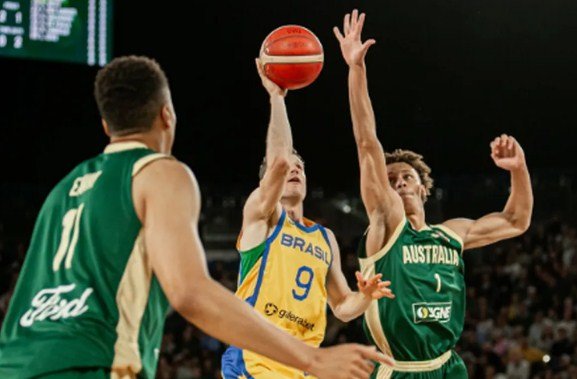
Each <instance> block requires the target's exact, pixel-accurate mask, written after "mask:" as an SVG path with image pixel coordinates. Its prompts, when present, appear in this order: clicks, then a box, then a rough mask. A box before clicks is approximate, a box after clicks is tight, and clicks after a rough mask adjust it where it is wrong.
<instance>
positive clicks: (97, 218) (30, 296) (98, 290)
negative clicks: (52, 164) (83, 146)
mask: <svg viewBox="0 0 577 379" xmlns="http://www.w3.org/2000/svg"><path fill="white" fill-rule="evenodd" d="M166 157H167V156H166V155H162V154H156V153H154V152H153V151H152V150H149V149H148V148H146V146H145V145H142V144H140V143H137V142H127V143H116V144H111V145H109V146H108V147H107V149H106V150H105V152H104V153H103V154H100V155H98V156H97V157H95V158H93V159H90V160H87V161H85V162H83V163H81V164H80V165H78V166H77V167H76V168H75V169H74V170H73V171H72V172H71V173H70V174H69V175H67V176H66V177H65V178H64V179H63V180H62V181H61V182H60V183H58V185H56V187H55V188H54V189H53V190H52V192H51V193H50V195H49V196H48V198H47V199H46V201H45V203H44V205H43V206H42V209H41V211H40V214H39V216H38V219H37V221H36V225H35V228H34V232H33V235H32V240H31V243H30V247H29V249H28V252H27V255H26V260H25V262H24V266H23V269H22V271H21V273H20V277H19V279H18V283H17V285H16V289H15V292H14V296H13V298H12V301H11V304H10V307H9V312H8V314H7V316H6V319H5V320H4V325H3V329H2V334H1V336H0V337H1V338H0V351H1V352H0V374H1V375H0V377H2V378H12V377H16V376H17V377H28V376H33V375H38V374H42V373H46V372H53V371H57V370H62V369H66V368H70V367H87V366H98V367H112V366H113V365H114V366H115V367H127V368H128V367H130V368H131V371H133V372H138V371H139V370H140V368H141V367H142V368H143V369H144V371H145V372H148V373H150V377H153V374H152V373H153V372H154V369H155V366H156V357H155V355H156V354H157V352H158V350H157V349H158V347H159V345H160V341H161V337H162V330H163V323H164V316H165V313H166V308H167V304H168V303H167V301H166V298H165V297H164V295H163V293H162V291H161V289H160V286H159V285H158V282H157V281H156V279H155V278H154V277H153V274H152V269H151V267H150V265H149V263H148V259H147V256H146V254H145V251H144V244H143V241H142V240H141V236H140V232H141V223H140V221H139V219H138V217H137V215H136V213H135V210H134V206H133V200H132V193H131V192H132V177H133V176H134V175H136V174H137V173H138V171H139V170H140V169H141V168H142V167H144V166H145V165H146V164H147V163H149V162H151V161H153V160H155V159H160V158H166ZM30 357H34V359H32V360H31V358H30Z"/></svg>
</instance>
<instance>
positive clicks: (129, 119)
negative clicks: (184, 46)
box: [94, 55, 168, 135]
mask: <svg viewBox="0 0 577 379" xmlns="http://www.w3.org/2000/svg"><path fill="white" fill-rule="evenodd" d="M167 93H168V79H167V78H166V75H165V73H164V71H163V70H162V68H161V67H160V65H159V64H158V63H157V62H156V61H155V60H154V59H151V58H148V57H144V56H135V55H130V56H123V57H118V58H115V59H113V60H112V61H111V62H110V63H108V64H107V65H106V66H104V67H103V68H101V69H100V70H99V71H98V73H97V75H96V79H95V81H94V97H95V99H96V104H97V105H98V110H99V111H100V116H101V117H102V118H103V119H104V120H105V121H106V123H107V124H108V127H109V130H110V132H111V133H112V134H114V135H126V134H130V133H137V132H145V131H148V130H150V129H151V128H152V123H153V121H154V119H155V117H156V115H157V114H158V112H159V111H160V109H161V108H162V106H163V105H165V104H166V102H167Z"/></svg>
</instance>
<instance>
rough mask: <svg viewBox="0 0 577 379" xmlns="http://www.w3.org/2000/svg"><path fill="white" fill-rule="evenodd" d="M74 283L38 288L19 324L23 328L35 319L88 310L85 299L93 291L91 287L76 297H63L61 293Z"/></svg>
mask: <svg viewBox="0 0 577 379" xmlns="http://www.w3.org/2000/svg"><path fill="white" fill-rule="evenodd" d="M75 287H76V284H68V285H63V286H58V287H56V288H45V289H43V290H40V291H39V292H38V293H37V294H36V296H34V298H33V299H32V307H31V308H30V309H29V310H27V311H26V313H24V315H23V316H22V317H21V318H20V325H21V326H23V327H24V328H28V327H30V326H32V324H34V323H35V322H36V321H43V320H46V319H47V318H50V320H53V321H55V320H60V319H67V318H71V317H78V316H80V315H81V314H83V313H85V312H86V311H87V310H88V305H86V300H87V299H88V297H89V296H90V295H91V294H92V292H94V290H93V289H92V288H87V289H86V290H84V292H83V293H82V295H81V296H80V297H79V298H77V299H72V300H68V299H63V298H62V295H64V294H67V293H70V292H72V291H73V290H74V288H75Z"/></svg>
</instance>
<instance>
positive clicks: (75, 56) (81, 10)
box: [0, 0, 112, 66]
mask: <svg viewBox="0 0 577 379" xmlns="http://www.w3.org/2000/svg"><path fill="white" fill-rule="evenodd" d="M111 48H112V0H0V56H8V57H17V58H29V59H44V60H54V61H64V62H76V63H86V64H89V65H100V66H104V65H105V64H106V63H107V62H108V61H109V60H110V59H111Z"/></svg>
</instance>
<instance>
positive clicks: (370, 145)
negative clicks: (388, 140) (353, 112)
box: [357, 134, 382, 151]
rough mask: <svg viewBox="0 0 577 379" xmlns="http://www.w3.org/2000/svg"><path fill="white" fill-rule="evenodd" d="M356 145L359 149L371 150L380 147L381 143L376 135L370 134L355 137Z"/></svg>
mask: <svg viewBox="0 0 577 379" xmlns="http://www.w3.org/2000/svg"><path fill="white" fill-rule="evenodd" d="M357 146H358V149H359V150H360V151H373V150H376V149H379V148H381V149H382V147H381V143H380V142H379V140H378V139H377V137H376V135H373V134H370V135H368V136H366V135H365V136H361V137H359V138H357Z"/></svg>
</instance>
